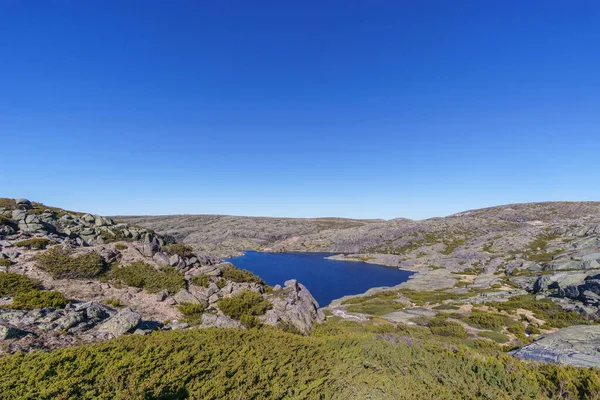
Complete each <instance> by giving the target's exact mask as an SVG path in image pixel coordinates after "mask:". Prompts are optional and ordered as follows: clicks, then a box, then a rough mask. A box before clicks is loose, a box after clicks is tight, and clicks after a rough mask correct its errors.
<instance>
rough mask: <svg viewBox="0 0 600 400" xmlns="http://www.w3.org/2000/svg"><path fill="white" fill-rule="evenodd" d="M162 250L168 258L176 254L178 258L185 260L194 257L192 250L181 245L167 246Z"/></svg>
mask: <svg viewBox="0 0 600 400" xmlns="http://www.w3.org/2000/svg"><path fill="white" fill-rule="evenodd" d="M162 250H163V252H165V253H167V254H168V255H170V256H172V255H174V254H177V255H178V256H179V257H183V258H186V257H192V256H193V255H194V250H193V249H192V248H191V247H190V246H188V245H185V244H183V243H173V244H167V245H164V246H163V247H162Z"/></svg>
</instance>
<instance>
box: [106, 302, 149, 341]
mask: <svg viewBox="0 0 600 400" xmlns="http://www.w3.org/2000/svg"><path fill="white" fill-rule="evenodd" d="M140 320H141V317H140V314H138V313H136V312H134V311H132V310H131V309H130V308H124V309H122V310H120V311H119V312H118V313H117V315H115V316H114V317H112V318H110V319H109V320H108V321H106V322H104V323H103V324H102V325H100V327H99V328H98V330H99V331H101V332H107V333H110V334H111V335H113V336H115V337H116V336H121V335H123V334H124V333H127V332H129V331H130V330H132V329H133V328H135V327H136V326H137V325H138V324H139V322H140Z"/></svg>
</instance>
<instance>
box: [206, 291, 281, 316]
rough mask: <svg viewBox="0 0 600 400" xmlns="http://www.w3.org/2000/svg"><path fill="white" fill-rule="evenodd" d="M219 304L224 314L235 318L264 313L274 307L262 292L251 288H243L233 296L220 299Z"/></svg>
mask: <svg viewBox="0 0 600 400" xmlns="http://www.w3.org/2000/svg"><path fill="white" fill-rule="evenodd" d="M217 305H218V306H219V309H220V310H221V311H222V312H223V314H225V315H227V316H229V317H231V318H234V319H240V318H241V316H242V315H263V314H264V313H265V312H267V310H269V309H271V307H272V304H271V303H270V302H269V301H268V300H266V299H264V298H263V297H262V296H261V294H260V293H256V292H253V291H250V290H242V291H241V292H239V293H237V294H235V295H234V296H232V297H229V298H223V299H220V300H219V301H218V302H217Z"/></svg>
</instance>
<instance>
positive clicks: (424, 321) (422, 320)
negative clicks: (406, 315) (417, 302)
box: [410, 315, 429, 326]
mask: <svg viewBox="0 0 600 400" xmlns="http://www.w3.org/2000/svg"><path fill="white" fill-rule="evenodd" d="M410 321H411V322H414V323H415V324H416V325H419V326H429V318H428V317H426V316H424V315H418V316H416V317H412V318H410Z"/></svg>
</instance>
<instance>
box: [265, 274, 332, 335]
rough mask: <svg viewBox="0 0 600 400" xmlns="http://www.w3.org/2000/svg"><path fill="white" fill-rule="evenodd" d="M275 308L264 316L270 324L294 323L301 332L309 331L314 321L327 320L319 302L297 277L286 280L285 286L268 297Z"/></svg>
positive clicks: (266, 322)
mask: <svg viewBox="0 0 600 400" xmlns="http://www.w3.org/2000/svg"><path fill="white" fill-rule="evenodd" d="M268 299H269V301H271V303H272V304H273V308H272V309H271V310H269V311H268V312H267V314H266V315H265V316H264V317H263V322H264V323H265V324H268V325H278V324H279V323H280V322H289V323H291V324H293V325H294V326H295V327H296V328H297V329H298V330H299V331H300V332H302V333H307V332H308V331H310V329H311V328H312V326H313V324H314V323H316V322H317V323H318V322H322V321H324V320H325V315H324V314H323V312H322V311H321V310H319V303H317V301H316V300H315V298H314V297H313V296H312V295H311V294H310V292H309V291H308V289H307V288H306V287H305V286H304V285H302V284H301V283H298V281H296V280H295V279H290V280H288V281H286V282H285V284H284V288H283V289H281V290H279V291H277V292H275V293H273V294H272V295H270V296H269V297H268Z"/></svg>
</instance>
